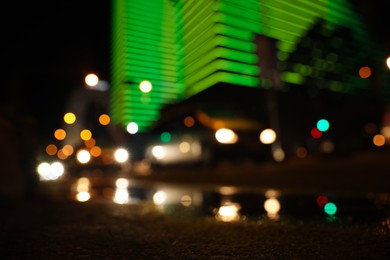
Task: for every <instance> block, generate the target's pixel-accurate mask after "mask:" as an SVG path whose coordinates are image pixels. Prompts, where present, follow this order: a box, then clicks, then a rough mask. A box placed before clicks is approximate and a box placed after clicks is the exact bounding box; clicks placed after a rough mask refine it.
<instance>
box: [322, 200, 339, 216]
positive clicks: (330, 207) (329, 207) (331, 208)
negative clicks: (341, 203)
mask: <svg viewBox="0 0 390 260" xmlns="http://www.w3.org/2000/svg"><path fill="white" fill-rule="evenodd" d="M324 211H325V213H326V214H328V215H334V214H336V212H337V206H336V204H334V203H333V202H328V203H326V204H325V206H324Z"/></svg>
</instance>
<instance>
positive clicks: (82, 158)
mask: <svg viewBox="0 0 390 260" xmlns="http://www.w3.org/2000/svg"><path fill="white" fill-rule="evenodd" d="M77 160H78V161H79V162H80V163H83V164H84V163H88V162H89V161H90V160H91V154H90V153H89V152H88V151H87V150H80V151H78V152H77Z"/></svg>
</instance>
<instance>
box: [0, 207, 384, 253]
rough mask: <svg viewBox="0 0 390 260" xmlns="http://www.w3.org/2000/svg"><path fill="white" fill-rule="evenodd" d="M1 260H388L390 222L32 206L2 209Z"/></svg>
mask: <svg viewBox="0 0 390 260" xmlns="http://www.w3.org/2000/svg"><path fill="white" fill-rule="evenodd" d="M0 219H1V228H0V239H1V240H0V241H1V242H0V250H1V251H0V256H1V258H2V259H388V257H389V254H390V236H389V227H388V225H389V223H382V225H377V224H374V223H369V222H366V223H354V224H345V223H340V222H338V221H337V220H333V221H328V222H317V221H314V220H313V221H309V222H300V221H289V220H281V221H271V220H267V219H259V220H258V221H246V222H238V223H223V222H216V221H214V220H213V219H211V218H190V217H185V218H184V217H178V216H171V215H163V214H160V213H158V212H156V211H155V210H153V208H152V207H150V206H147V205H117V204H112V203H109V202H103V201H100V202H98V201H95V202H90V203H85V204H80V203H77V202H69V201H57V202H53V201H44V202H43V201H33V202H26V203H24V204H21V205H18V206H17V207H16V206H10V207H6V208H4V207H3V208H2V214H1V218H0Z"/></svg>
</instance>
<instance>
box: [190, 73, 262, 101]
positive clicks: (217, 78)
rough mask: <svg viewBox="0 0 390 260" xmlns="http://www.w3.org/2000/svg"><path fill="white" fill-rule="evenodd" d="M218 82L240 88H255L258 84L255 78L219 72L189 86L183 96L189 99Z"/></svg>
mask: <svg viewBox="0 0 390 260" xmlns="http://www.w3.org/2000/svg"><path fill="white" fill-rule="evenodd" d="M219 82H225V83H231V84H237V85H240V86H248V87H257V86H258V84H259V80H258V78H255V77H249V76H245V75H238V74H231V73H227V72H222V71H219V72H216V73H214V74H212V75H211V76H210V77H207V78H204V79H203V80H201V81H199V82H197V83H196V84H194V85H189V86H188V88H187V90H186V93H185V96H186V97H190V96H192V95H195V94H197V93H199V92H201V91H203V90H205V89H206V88H208V87H210V86H213V85H215V84H217V83H219Z"/></svg>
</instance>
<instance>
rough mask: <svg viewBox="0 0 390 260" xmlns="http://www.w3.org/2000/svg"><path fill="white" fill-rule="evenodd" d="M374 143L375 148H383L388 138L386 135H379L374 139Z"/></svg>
mask: <svg viewBox="0 0 390 260" xmlns="http://www.w3.org/2000/svg"><path fill="white" fill-rule="evenodd" d="M372 142H373V143H374V145H375V146H383V145H385V143H386V138H385V136H384V135H381V134H377V135H375V136H374V137H373V138H372Z"/></svg>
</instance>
